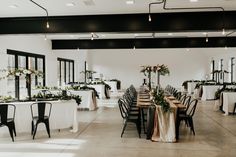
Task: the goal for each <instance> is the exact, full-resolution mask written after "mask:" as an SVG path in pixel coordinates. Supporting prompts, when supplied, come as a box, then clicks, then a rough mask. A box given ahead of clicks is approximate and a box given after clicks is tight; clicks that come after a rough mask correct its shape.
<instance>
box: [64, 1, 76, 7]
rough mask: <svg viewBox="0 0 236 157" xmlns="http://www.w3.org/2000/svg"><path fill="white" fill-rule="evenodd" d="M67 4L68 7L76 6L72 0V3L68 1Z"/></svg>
mask: <svg viewBox="0 0 236 157" xmlns="http://www.w3.org/2000/svg"><path fill="white" fill-rule="evenodd" d="M66 6H67V7H74V6H75V3H73V2H72V3H66Z"/></svg>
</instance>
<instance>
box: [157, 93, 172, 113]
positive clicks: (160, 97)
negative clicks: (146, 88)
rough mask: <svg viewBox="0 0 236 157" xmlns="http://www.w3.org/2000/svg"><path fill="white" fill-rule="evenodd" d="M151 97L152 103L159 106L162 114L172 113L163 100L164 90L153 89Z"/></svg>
mask: <svg viewBox="0 0 236 157" xmlns="http://www.w3.org/2000/svg"><path fill="white" fill-rule="evenodd" d="M152 96H153V102H154V104H156V105H159V106H161V108H162V110H163V111H164V112H172V109H171V107H170V104H169V103H168V102H167V101H166V100H165V98H164V97H165V96H164V90H161V89H160V90H159V91H158V90H157V89H154V90H153V91H152Z"/></svg>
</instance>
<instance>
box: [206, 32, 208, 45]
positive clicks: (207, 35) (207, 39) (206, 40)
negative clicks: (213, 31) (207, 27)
mask: <svg viewBox="0 0 236 157" xmlns="http://www.w3.org/2000/svg"><path fill="white" fill-rule="evenodd" d="M206 43H208V34H207V33H206Z"/></svg>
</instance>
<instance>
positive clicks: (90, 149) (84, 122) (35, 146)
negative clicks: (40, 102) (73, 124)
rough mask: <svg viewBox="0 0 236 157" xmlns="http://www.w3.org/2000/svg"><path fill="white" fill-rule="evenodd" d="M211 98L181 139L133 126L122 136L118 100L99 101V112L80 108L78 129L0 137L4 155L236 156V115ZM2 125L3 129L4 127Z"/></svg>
mask: <svg viewBox="0 0 236 157" xmlns="http://www.w3.org/2000/svg"><path fill="white" fill-rule="evenodd" d="M213 105H214V103H213V102H211V101H208V102H200V103H199V105H198V107H197V112H196V115H195V117H194V124H195V131H196V136H193V135H192V134H191V133H190V131H189V129H188V128H187V127H185V125H184V124H182V125H181V129H180V140H179V142H178V143H158V142H151V141H149V140H146V139H145V135H144V134H142V138H141V139H139V138H138V134H137V131H136V128H135V126H134V125H129V126H128V128H127V130H126V132H125V133H124V136H123V138H120V133H121V129H122V119H121V117H120V113H119V109H118V107H117V99H114V98H113V99H110V100H100V101H99V106H100V107H99V109H98V110H96V111H78V121H79V132H78V133H71V132H70V131H69V129H65V130H61V131H60V132H58V131H52V133H51V136H52V137H51V138H50V139H49V138H47V133H46V131H42V132H39V133H38V134H37V136H36V140H34V141H33V140H32V138H31V136H30V135H29V134H19V135H18V136H17V137H16V141H15V142H14V143H13V142H11V139H10V137H9V135H6V136H5V137H0V157H13V156H14V157H15V156H21V157H32V156H34V157H59V156H62V157H131V156H134V157H151V156H153V157H154V156H155V157H158V156H160V157H163V156H165V157H190V156H191V157H207V156H209V157H222V156H223V157H235V156H236V115H235V116H232V115H230V116H224V115H223V114H222V113H221V112H219V111H217V112H216V111H214V110H213ZM1 129H4V128H0V130H1Z"/></svg>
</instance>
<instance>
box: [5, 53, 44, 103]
mask: <svg viewBox="0 0 236 157" xmlns="http://www.w3.org/2000/svg"><path fill="white" fill-rule="evenodd" d="M7 54H9V55H14V56H15V68H18V57H19V56H24V57H26V69H28V61H29V57H32V58H35V64H36V65H35V70H37V61H36V60H37V58H42V59H43V73H44V79H43V86H45V83H46V81H45V80H46V76H45V72H46V71H45V56H44V55H40V54H34V53H28V52H23V51H17V50H11V49H7ZM26 77H29V79H31V77H30V75H28V76H26ZM36 82H37V81H36ZM19 85H20V80H19V76H15V97H16V98H17V99H19V98H20V89H19ZM26 88H27V89H28V95H29V96H31V84H30V83H26Z"/></svg>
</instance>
